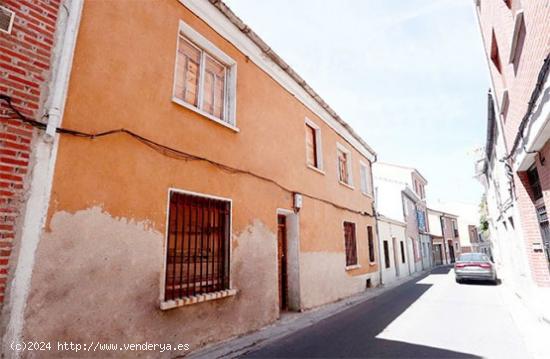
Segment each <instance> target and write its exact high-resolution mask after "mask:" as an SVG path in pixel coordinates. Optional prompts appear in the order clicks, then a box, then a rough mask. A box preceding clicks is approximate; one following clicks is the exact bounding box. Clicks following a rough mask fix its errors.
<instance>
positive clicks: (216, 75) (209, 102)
mask: <svg viewBox="0 0 550 359" xmlns="http://www.w3.org/2000/svg"><path fill="white" fill-rule="evenodd" d="M205 61H206V65H205V70H204V95H203V105H202V108H203V110H204V111H206V112H208V113H209V114H211V115H214V116H215V117H217V118H219V119H221V120H223V117H224V106H225V72H226V71H225V67H224V66H223V65H222V64H220V63H219V62H217V61H216V60H214V59H213V58H211V57H210V56H208V55H206V60H205Z"/></svg>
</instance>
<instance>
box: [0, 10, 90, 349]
mask: <svg viewBox="0 0 550 359" xmlns="http://www.w3.org/2000/svg"><path fill="white" fill-rule="evenodd" d="M82 7H83V0H66V1H64V2H63V3H62V4H61V6H60V8H59V17H58V19H57V23H56V39H55V43H56V44H55V47H54V52H55V54H54V58H53V59H52V71H53V76H52V78H53V80H51V81H50V86H49V94H48V98H47V100H46V101H45V107H46V109H47V110H46V111H45V112H46V116H47V117H48V118H49V119H48V124H47V129H46V133H45V134H44V136H40V134H39V135H38V136H36V137H35V140H34V143H33V149H32V156H33V158H32V160H33V164H34V165H33V168H32V175H31V177H30V186H29V190H28V195H29V196H28V200H27V203H26V206H25V213H24V215H23V223H22V226H21V228H22V230H21V235H20V238H19V250H18V252H19V253H18V258H17V263H16V264H15V265H16V267H15V272H14V275H13V281H12V285H11V288H10V293H9V298H7V299H8V300H7V302H6V303H5V306H6V307H5V308H4V309H5V312H4V313H5V314H6V316H7V317H8V318H6V319H7V320H8V324H7V327H6V331H5V334H4V337H3V343H2V344H3V345H2V357H6V358H19V357H20V356H22V355H23V356H24V355H25V353H24V352H22V351H12V350H10V347H11V346H10V345H11V344H12V343H21V339H22V334H23V329H24V324H25V323H24V321H25V310H26V305H27V299H28V296H29V293H30V289H31V279H32V272H33V268H34V264H35V255H36V249H37V248H38V244H39V242H40V238H41V235H42V229H43V228H44V225H45V223H46V217H47V214H48V207H49V203H50V195H51V187H52V182H53V175H54V169H55V162H56V158H57V148H58V144H59V137H58V136H56V135H55V134H56V129H57V128H58V127H59V125H60V124H61V120H62V117H63V111H64V108H65V99H66V96H67V89H68V85H69V78H70V73H71V67H72V61H73V54H74V49H75V45H76V38H77V34H78V29H79V25H80V17H81V13H82Z"/></svg>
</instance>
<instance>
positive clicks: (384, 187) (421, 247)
mask: <svg viewBox="0 0 550 359" xmlns="http://www.w3.org/2000/svg"><path fill="white" fill-rule="evenodd" d="M373 171H374V173H373V176H374V184H375V192H376V197H377V198H376V205H377V213H378V215H379V218H380V220H379V227H380V235H379V238H380V241H381V242H380V243H381V244H380V248H383V246H384V242H383V241H385V240H386V241H388V247H389V248H390V249H389V252H390V254H389V257H392V256H393V257H394V258H401V259H402V257H405V261H406V262H407V266H406V268H407V271H405V270H404V268H403V269H400V268H397V267H396V266H394V268H392V267H391V261H390V267H388V268H386V271H387V272H388V273H386V277H389V278H394V277H395V275H397V274H398V273H409V274H410V273H414V272H418V271H421V270H423V269H428V268H430V267H431V266H432V265H433V258H432V245H431V238H430V235H429V224H428V217H427V210H426V193H425V186H426V185H427V181H426V179H425V178H424V177H423V176H422V175H421V174H420V172H418V171H417V170H416V169H414V168H410V167H404V166H399V165H393V164H387V163H380V162H376V163H375V164H374V166H373ZM388 219H390V220H391V221H392V222H391V224H392V227H391V228H389V224H390V222H388ZM397 227H400V228H401V229H399V235H395V236H390V235H388V233H394V232H396V231H397V229H396V228H397ZM393 237H395V238H396V240H395V242H396V245H395V246H394V245H393V242H394V240H393ZM402 237H404V238H405V241H404V244H403V247H404V250H403V252H405V253H404V254H405V256H402V255H401V248H400V247H401V244H400V242H401V240H400V239H399V238H402ZM396 247H397V248H396ZM394 262H399V261H396V260H394ZM402 264H403V263H402V262H401V265H402ZM394 274H395V275H394ZM382 276H383V278H382V280H383V281H384V272H382Z"/></svg>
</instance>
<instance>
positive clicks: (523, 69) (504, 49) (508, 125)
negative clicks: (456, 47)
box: [480, 0, 550, 147]
mask: <svg viewBox="0 0 550 359" xmlns="http://www.w3.org/2000/svg"><path fill="white" fill-rule="evenodd" d="M516 10H523V12H524V19H525V28H526V34H527V36H526V37H525V43H524V46H523V51H522V53H521V57H520V59H519V64H518V67H517V70H515V69H514V66H513V65H512V64H510V63H509V62H508V60H509V57H510V51H511V43H512V36H513V31H514V16H515V13H516V12H515V11H516ZM480 21H481V27H482V29H483V30H482V32H483V37H484V39H485V51H486V52H487V54H489V55H490V53H491V37H492V31H493V30H494V32H495V38H496V41H497V44H498V49H499V54H500V60H501V63H502V73H499V72H498V71H497V70H496V67H495V66H494V65H493V64H492V63H491V62H490V61H489V62H490V64H489V66H490V71H491V75H492V77H493V80H494V84H495V92H496V94H495V96H496V98H497V101H498V103H499V104H501V100H502V93H503V91H504V88H507V89H508V93H509V100H510V103H509V107H508V111H507V113H506V116H505V117H504V124H505V131H504V132H505V137H506V142H507V144H508V146H509V147H511V145H512V144H513V142H514V138H515V136H516V133H517V132H518V126H519V124H520V122H521V119H522V118H523V116H524V115H525V112H526V110H527V104H528V101H529V98H530V97H531V93H532V91H533V88H534V86H535V84H536V82H537V76H538V73H539V71H540V68H541V67H542V64H543V62H544V58H545V57H546V56H547V54H548V53H549V51H550V38H549V37H550V35H549V34H550V3H549V2H548V0H528V1H527V0H523V1H520V0H514V1H513V7H512V9H509V8H508V7H507V6H506V4H505V3H504V1H494V0H482V1H481V6H480Z"/></svg>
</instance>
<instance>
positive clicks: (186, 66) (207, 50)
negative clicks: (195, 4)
mask: <svg viewBox="0 0 550 359" xmlns="http://www.w3.org/2000/svg"><path fill="white" fill-rule="evenodd" d="M236 71H237V66H236V63H235V61H234V60H233V59H231V58H230V57H228V56H227V55H226V54H225V53H223V52H222V51H221V50H219V49H218V48H217V47H216V46H215V45H214V44H212V43H211V42H210V41H209V40H207V39H206V38H204V37H203V36H202V35H200V34H199V33H197V32H196V31H195V30H193V29H192V28H191V27H189V26H188V25H186V24H185V23H184V22H183V21H181V22H180V33H179V37H178V51H177V57H176V73H175V81H174V93H173V96H174V102H176V103H178V104H181V105H183V106H185V107H188V108H190V109H192V110H194V111H196V112H199V113H200V114H202V115H204V116H206V117H208V118H210V119H212V120H214V121H216V122H219V123H221V124H224V125H229V127H234V126H235V124H236V123H235V122H236V121H235V103H236V100H235V98H236ZM234 129H236V128H234Z"/></svg>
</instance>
